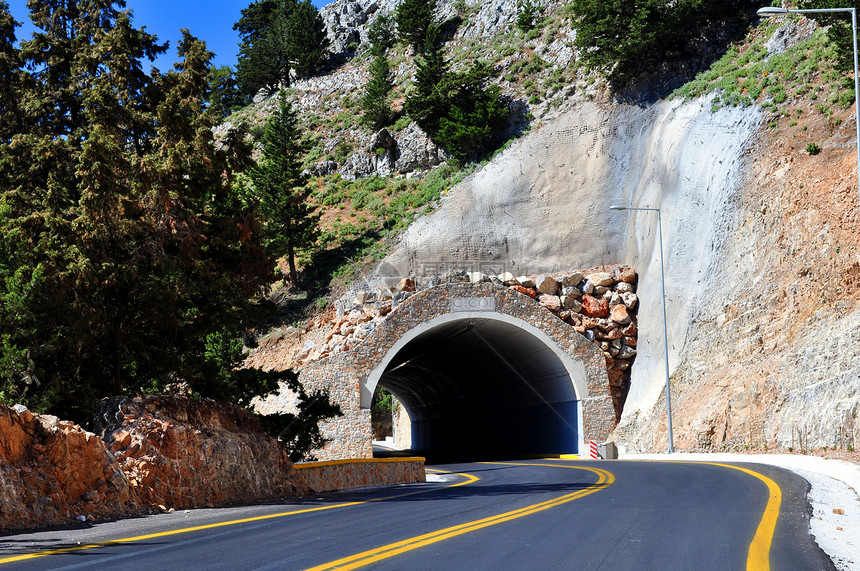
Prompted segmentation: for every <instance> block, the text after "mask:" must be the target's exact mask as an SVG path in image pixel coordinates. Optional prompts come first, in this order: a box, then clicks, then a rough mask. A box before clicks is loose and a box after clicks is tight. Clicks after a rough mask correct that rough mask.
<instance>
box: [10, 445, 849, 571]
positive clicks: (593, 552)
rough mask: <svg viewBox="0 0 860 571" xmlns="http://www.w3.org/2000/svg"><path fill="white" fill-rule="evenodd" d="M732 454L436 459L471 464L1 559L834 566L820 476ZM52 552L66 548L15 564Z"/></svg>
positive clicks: (98, 535) (135, 563)
mask: <svg viewBox="0 0 860 571" xmlns="http://www.w3.org/2000/svg"><path fill="white" fill-rule="evenodd" d="M732 466H734V467H731V466H729V465H712V464H697V463H674V462H672V463H669V462H665V463H664V462H624V461H605V462H578V461H567V460H534V461H516V462H511V463H480V464H457V465H447V466H432V467H430V468H432V469H434V470H440V471H447V472H456V473H459V474H460V475H453V474H448V475H446V476H444V478H445V479H446V481H444V482H430V483H426V484H418V485H411V486H401V487H397V488H385V489H374V490H364V491H358V492H351V493H339V494H329V495H324V496H318V497H312V498H306V499H304V500H302V501H297V502H290V503H283V504H269V505H261V506H251V507H243V508H232V509H220V510H193V511H190V512H183V511H180V512H176V513H172V514H163V515H159V516H151V517H146V518H136V519H130V520H124V521H120V522H110V523H102V524H98V525H95V526H93V527H92V528H88V529H79V530H62V531H52V532H40V533H33V534H17V535H11V536H2V537H0V566H2V567H3V568H4V569H90V568H98V569H124V570H130V569H147V570H152V569H309V568H319V569H335V568H338V569H348V568H355V567H357V566H365V565H369V566H370V567H372V568H376V569H410V570H411V569H611V570H617V569H636V570H640V569H661V570H665V569H695V570H696V571H705V570H709V569H715V570H716V569H719V570H726V569H745V568H747V569H765V568H768V567H767V565H768V563H769V565H770V568H772V569H791V570H803V569H810V570H821V569H832V568H833V567H832V565H831V563H830V560H829V558H827V556H826V555H825V554H824V553H823V552H822V551H821V550H820V549H818V547H817V546H816V545H815V544H814V542H813V541H812V539H811V538H810V536H809V532H808V529H809V525H808V514H807V507H806V490H807V483H806V481H805V480H803V479H802V478H800V477H798V476H796V475H795V474H793V473H791V472H788V471H785V470H781V469H778V468H772V467H768V466H762V465H743V464H735V465H732ZM429 473H433V472H429ZM195 528H196V529H195ZM111 541H113V542H115V543H111V544H108V545H100V546H92V547H89V546H90V545H93V544H99V543H103V542H111ZM46 551H55V553H53V554H44V555H39V556H37V557H33V558H28V559H24V560H18V561H8V560H9V559H10V558H15V556H17V555H20V554H25V553H45V552H46ZM57 551H58V552H57Z"/></svg>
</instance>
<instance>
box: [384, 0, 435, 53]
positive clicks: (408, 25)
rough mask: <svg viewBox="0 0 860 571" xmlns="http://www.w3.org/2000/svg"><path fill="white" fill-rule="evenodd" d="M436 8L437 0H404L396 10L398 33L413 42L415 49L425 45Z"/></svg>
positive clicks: (403, 38)
mask: <svg viewBox="0 0 860 571" xmlns="http://www.w3.org/2000/svg"><path fill="white" fill-rule="evenodd" d="M435 10H436V0H403V2H401V3H400V5H399V6H397V9H396V10H395V12H394V21H395V22H396V23H397V35H398V36H399V37H400V39H401V40H403V41H406V42H408V43H410V44H412V45H413V46H414V47H415V51H418V50H419V49H420V48H421V47H423V46H424V43H425V38H426V36H427V29H428V28H429V27H430V25H431V23H432V22H433V13H434V11H435Z"/></svg>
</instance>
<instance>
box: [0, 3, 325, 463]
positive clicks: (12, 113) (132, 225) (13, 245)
mask: <svg viewBox="0 0 860 571" xmlns="http://www.w3.org/2000/svg"><path fill="white" fill-rule="evenodd" d="M29 5H30V8H31V18H32V19H33V22H34V25H35V28H36V32H35V34H34V36H33V38H32V39H31V40H28V41H25V42H23V43H22V44H21V47H20V49H18V48H17V47H16V45H15V42H14V26H11V18H10V16H9V13H8V7H7V5H6V3H5V2H0V84H2V86H3V88H4V89H3V90H2V91H0V108H2V110H3V113H2V119H0V139H2V141H3V144H2V145H0V165H2V166H3V168H2V169H0V180H2V186H0V188H2V189H3V192H2V194H0V236H2V239H0V331H2V332H3V333H2V336H0V393H2V397H3V399H4V402H5V403H7V404H12V403H15V402H19V403H22V404H25V405H26V406H28V407H29V408H30V409H31V410H34V411H36V412H50V413H52V414H57V415H59V416H61V417H62V418H67V419H70V420H73V421H76V422H79V423H81V424H83V425H85V426H90V425H91V421H92V411H93V407H94V405H95V404H96V403H97V402H98V401H99V399H101V398H104V397H106V396H111V395H130V396H133V395H140V394H152V393H169V392H172V393H179V394H184V395H190V396H200V397H211V398H216V399H219V400H224V401H229V402H232V403H237V404H240V405H248V404H249V403H250V401H251V399H252V398H253V397H255V396H260V395H266V394H268V393H271V392H273V391H275V390H277V389H278V384H279V383H285V384H286V386H288V387H291V388H294V389H296V392H298V393H299V394H300V397H301V398H300V400H301V402H302V403H304V405H302V404H300V409H301V410H302V411H304V412H303V413H302V414H303V415H304V417H303V418H302V419H301V422H300V423H299V424H302V425H306V424H314V423H316V422H317V421H318V420H320V419H321V418H326V417H327V416H330V415H331V414H332V411H333V408H332V407H330V406H329V405H328V401H327V398H326V397H325V396H324V395H321V394H306V393H304V391H302V390H301V387H300V385H299V384H298V381H297V380H296V376H295V374H293V373H292V372H290V371H286V372H280V373H276V372H263V371H260V370H254V369H243V368H241V367H240V365H241V362H242V360H243V357H244V355H243V352H242V343H241V335H242V332H243V331H244V330H246V328H248V327H249V326H250V325H252V324H256V323H259V321H260V320H261V319H262V318H263V315H264V310H265V309H266V305H265V304H263V303H261V299H260V294H261V293H262V291H263V289H264V288H265V287H267V286H268V285H269V284H270V283H272V281H273V280H274V275H273V270H272V268H273V267H274V263H273V260H272V259H271V258H270V257H269V256H268V255H267V253H266V248H265V243H266V240H267V233H266V226H267V224H268V222H269V221H267V220H265V219H263V218H262V217H261V216H260V215H259V213H258V212H256V211H255V210H254V209H253V208H249V207H248V205H247V203H246V202H245V201H244V200H243V199H242V197H241V196H240V195H239V193H237V192H236V190H235V189H234V188H233V181H234V179H235V177H236V175H237V173H239V172H240V171H241V170H243V169H244V168H246V167H247V166H248V165H249V164H250V148H249V147H248V145H247V144H246V143H245V134H244V133H242V132H234V133H231V134H228V135H227V136H226V137H225V138H224V139H223V140H221V141H218V142H216V141H215V139H214V137H213V134H212V129H213V128H214V127H215V125H216V124H217V123H218V122H219V121H220V115H219V113H218V112H217V111H216V110H215V109H213V108H212V106H210V105H209V103H208V101H207V96H208V94H209V78H210V76H211V67H210V64H209V62H210V60H211V57H212V54H211V53H210V52H208V51H206V49H205V47H204V44H203V42H201V41H199V40H197V39H196V38H194V37H193V36H191V35H190V34H189V33H188V32H187V31H185V32H184V33H183V38H182V40H181V41H180V42H179V46H178V48H179V50H178V51H179V57H180V63H179V65H178V66H177V71H170V72H168V73H166V74H164V75H162V74H159V73H158V72H153V73H152V74H150V75H147V74H145V73H144V72H143V71H142V67H143V66H142V65H141V60H142V59H144V58H148V59H152V58H153V57H154V56H157V55H158V54H160V53H162V52H164V51H165V48H164V47H163V46H160V45H158V44H157V43H156V42H155V38H154V37H153V36H151V35H150V34H147V33H146V32H145V31H143V30H139V29H135V28H134V27H133V26H132V22H131V19H130V16H129V15H128V13H123V12H119V11H117V10H116V9H115V7H114V3H111V2H103V1H101V0H78V1H77V2H69V1H68V0H32V1H31V2H30V3H29ZM69 37H74V38H75V41H74V42H69V41H67V39H68V38H69ZM48 46H50V49H47V48H48ZM27 70H39V72H38V73H30V72H28V71H27ZM7 88H8V90H7ZM12 94H14V96H11V95H12ZM302 399H304V400H302ZM302 406H304V408H302ZM274 420H275V419H270V421H272V422H274ZM289 420H293V419H288V421H289ZM282 430H284V427H282V428H281V429H279V432H280V431H282ZM284 434H285V435H289V434H290V433H289V431H288V432H285V433H284ZM310 436H311V437H313V434H311V435H310ZM290 438H292V437H291V436H290ZM302 438H305V437H302ZM293 452H294V453H296V454H304V453H305V452H304V451H302V450H294V451H293Z"/></svg>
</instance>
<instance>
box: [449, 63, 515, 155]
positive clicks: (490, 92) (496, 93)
mask: <svg viewBox="0 0 860 571" xmlns="http://www.w3.org/2000/svg"><path fill="white" fill-rule="evenodd" d="M491 75H492V74H491V69H490V67H489V66H488V65H486V64H485V63H484V62H478V63H476V64H475V65H474V66H472V68H471V69H469V70H468V71H467V72H466V73H462V74H449V75H448V76H447V77H446V78H445V79H444V80H443V85H442V86H441V90H442V92H443V93H446V94H447V95H448V100H449V102H450V103H449V107H448V109H447V110H446V112H445V113H444V114H443V115H442V117H441V118H440V119H439V126H438V129H437V131H436V135H435V140H436V141H437V142H438V143H439V144H440V145H441V146H442V147H443V148H445V149H447V150H448V152H450V153H451V154H452V155H453V156H454V157H455V158H457V159H459V160H465V159H469V158H475V157H478V156H480V155H481V154H483V153H484V152H485V151H486V150H487V149H489V148H490V147H491V146H492V143H493V139H494V138H495V137H496V135H497V133H498V132H499V131H500V130H501V128H502V127H503V126H504V123H505V118H506V117H507V115H508V110H507V107H506V106H505V105H504V103H503V102H502V97H501V93H500V90H499V86H498V85H487V82H488V81H489V79H490V77H491Z"/></svg>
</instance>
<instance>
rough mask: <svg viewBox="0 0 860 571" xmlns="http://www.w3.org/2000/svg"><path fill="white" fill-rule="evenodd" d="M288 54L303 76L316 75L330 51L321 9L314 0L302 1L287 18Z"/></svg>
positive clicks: (285, 29)
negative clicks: (314, 3)
mask: <svg viewBox="0 0 860 571" xmlns="http://www.w3.org/2000/svg"><path fill="white" fill-rule="evenodd" d="M282 33H283V35H284V43H285V45H286V50H287V56H288V57H289V60H290V63H291V64H292V66H293V69H294V70H295V71H296V75H297V76H298V77H300V78H306V77H311V76H312V75H313V74H315V73H316V72H317V71H318V70H319V68H320V66H321V64H322V63H323V61H325V58H326V55H327V54H328V47H329V41H328V34H326V31H325V23H324V22H323V20H322V16H320V13H319V10H317V9H316V7H315V6H314V5H313V4H311V0H302V2H299V3H298V4H297V5H296V6H295V7H294V8H293V9H292V10H291V11H290V15H289V17H288V18H287V19H286V20H285V21H284V28H283V32H282Z"/></svg>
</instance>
